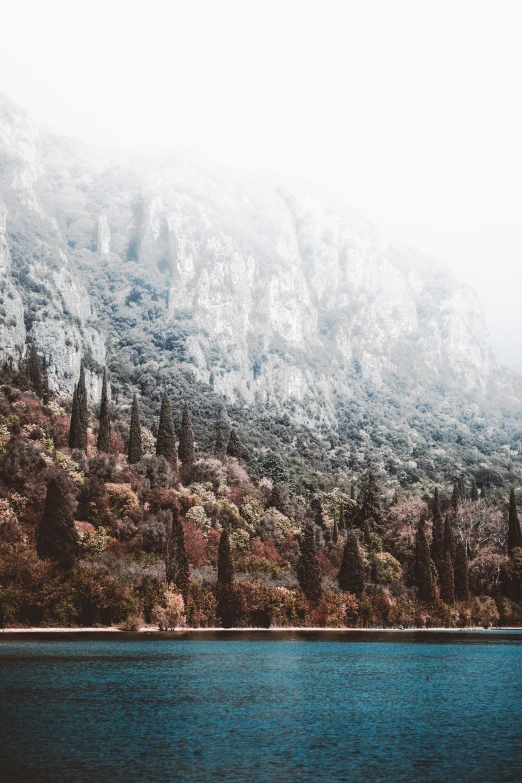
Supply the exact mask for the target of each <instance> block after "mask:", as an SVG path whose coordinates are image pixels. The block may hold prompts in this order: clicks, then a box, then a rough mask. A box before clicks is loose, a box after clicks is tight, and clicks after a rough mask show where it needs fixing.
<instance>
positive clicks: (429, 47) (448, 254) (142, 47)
mask: <svg viewBox="0 0 522 783" xmlns="http://www.w3.org/2000/svg"><path fill="white" fill-rule="evenodd" d="M1 25H2V36H1V39H2V40H1V45H0V89H1V90H3V91H4V92H5V93H7V94H8V95H9V96H10V97H11V98H12V99H13V100H15V101H17V102H18V103H20V104H22V105H23V106H24V107H25V108H26V109H27V110H28V112H29V113H30V114H31V115H32V117H33V118H34V119H36V120H37V121H39V122H41V123H44V124H45V125H47V126H48V127H50V128H52V129H55V130H59V131H63V132H64V133H67V134H69V135H74V136H79V137H82V138H84V139H86V140H88V141H91V142H95V143H98V144H102V145H111V146H121V147H127V148H134V147H140V148H147V149H153V150H154V149H158V148H168V147H176V146H179V145H190V147H192V148H195V150H196V153H197V152H198V150H199V151H201V154H202V155H204V156H205V158H207V159H208V158H209V157H210V159H214V160H215V161H216V162H219V163H225V164H228V163H231V164H234V165H240V166H244V167H248V169H249V170H252V169H253V170H255V169H256V168H258V169H262V170H263V171H266V170H267V169H268V170H269V171H273V172H275V173H276V175H277V174H279V173H281V174H284V175H285V176H286V175H287V174H298V175H299V176H300V177H303V178H304V179H309V180H311V181H317V182H318V183H320V184H321V185H322V186H326V187H327V188H328V189H330V190H332V191H334V192H339V193H342V194H343V195H344V196H345V197H346V198H347V199H348V200H349V201H350V202H351V203H353V204H354V206H356V207H358V208H359V209H360V210H361V211H362V212H363V213H365V214H366V215H367V217H369V218H370V219H372V220H373V221H374V222H376V223H377V224H378V225H379V226H381V227H382V228H383V229H384V230H386V231H387V232H388V233H391V234H392V235H394V236H396V237H398V238H400V239H402V240H404V241H406V242H408V243H409V244H412V245H414V246H416V247H418V248H420V249H421V250H424V251H426V252H428V253H429V254H431V255H434V256H436V257H437V258H439V259H440V260H442V261H444V262H446V263H447V264H448V265H449V266H450V267H451V268H452V269H453V270H454V271H455V273H456V274H457V275H458V277H459V278H460V279H462V280H465V281H467V282H469V283H470V284H471V285H473V286H474V287H475V289H476V290H477V291H478V292H479V295H480V296H481V299H482V301H483V304H484V308H485V311H486V315H487V318H488V323H489V327H490V331H491V337H492V343H493V345H494V347H495V350H496V352H497V354H498V355H499V356H500V358H501V359H503V360H504V361H505V362H507V363H510V364H512V365H514V366H519V367H521V368H522V309H521V307H520V300H521V295H522V223H521V218H522V209H521V206H522V196H521V187H522V184H521V183H522V45H521V37H522V0H514V1H513V2H511V1H510V0H494V1H491V2H483V1H482V0H471V2H468V1H467V0H451V1H450V2H447V1H446V0H414V1H413V2H409V1H407V0H404V1H403V0H383V2H379V1H378V0H357V1H356V2H355V1H350V0H345V2H339V3H337V2H328V0H322V1H321V2H315V1H314V2H306V0H300V2H293V1H292V0H286V1H285V0H279V1H278V2H271V1H270V0H263V1H262V2H258V0H242V1H241V2H235V1H233V0H213V1H212V2H204V1H203V0H201V1H200V0H186V1H185V2H177V1H176V0H170V2H155V1H154V0H148V1H147V2H132V0H126V2H118V1H117V0H113V1H112V2H111V0H105V2H97V0H90V1H89V2H78V1H77V2H71V0H68V2H58V1H57V0H39V1H38V2H29V1H28V0H3V2H2V12H1Z"/></svg>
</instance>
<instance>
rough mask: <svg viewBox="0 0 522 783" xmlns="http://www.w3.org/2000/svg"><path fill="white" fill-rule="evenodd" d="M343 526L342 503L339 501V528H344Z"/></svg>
mask: <svg viewBox="0 0 522 783" xmlns="http://www.w3.org/2000/svg"><path fill="white" fill-rule="evenodd" d="M344 526H345V520H344V503H343V502H342V501H341V503H340V505H339V530H344Z"/></svg>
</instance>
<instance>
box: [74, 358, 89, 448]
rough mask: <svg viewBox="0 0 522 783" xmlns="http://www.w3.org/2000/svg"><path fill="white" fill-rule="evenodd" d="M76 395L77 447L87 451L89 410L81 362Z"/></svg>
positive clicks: (83, 369)
mask: <svg viewBox="0 0 522 783" xmlns="http://www.w3.org/2000/svg"><path fill="white" fill-rule="evenodd" d="M76 395H77V397H78V445H77V446H76V448H77V449H81V450H82V451H87V427H88V424H89V410H88V407H87V387H86V386H85V368H84V366H83V362H82V363H81V365H80V379H79V381H78V386H77V387H76Z"/></svg>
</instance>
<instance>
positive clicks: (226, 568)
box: [216, 529, 234, 628]
mask: <svg viewBox="0 0 522 783" xmlns="http://www.w3.org/2000/svg"><path fill="white" fill-rule="evenodd" d="M233 587H234V565H233V563H232V552H231V550H230V537H229V535H228V531H227V530H226V529H225V530H223V531H222V533H221V536H220V539H219V547H218V572H217V585H216V597H217V613H218V617H219V619H220V620H221V623H222V625H223V626H224V627H225V628H227V627H230V626H231V625H232V624H233V621H234V607H233V603H234V591H233Z"/></svg>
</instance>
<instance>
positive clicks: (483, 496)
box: [480, 486, 488, 500]
mask: <svg viewBox="0 0 522 783" xmlns="http://www.w3.org/2000/svg"><path fill="white" fill-rule="evenodd" d="M487 496H488V491H487V489H486V487H485V486H483V487H482V489H481V490H480V499H481V500H486V498H487Z"/></svg>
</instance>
